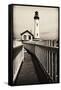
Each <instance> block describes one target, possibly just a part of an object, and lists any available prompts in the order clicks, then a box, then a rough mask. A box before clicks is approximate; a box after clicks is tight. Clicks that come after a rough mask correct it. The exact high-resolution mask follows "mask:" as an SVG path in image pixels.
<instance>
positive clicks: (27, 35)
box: [22, 32, 33, 40]
mask: <svg viewBox="0 0 61 90" xmlns="http://www.w3.org/2000/svg"><path fill="white" fill-rule="evenodd" d="M24 35H26V40H29V35H30V34H29V33H28V32H26V33H24V34H23V35H22V40H24ZM30 36H31V40H32V39H33V37H32V35H30Z"/></svg>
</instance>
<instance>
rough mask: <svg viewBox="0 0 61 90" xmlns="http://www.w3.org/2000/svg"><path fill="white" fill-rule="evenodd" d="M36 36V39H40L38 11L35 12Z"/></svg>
mask: <svg viewBox="0 0 61 90" xmlns="http://www.w3.org/2000/svg"><path fill="white" fill-rule="evenodd" d="M34 38H35V40H39V38H40V36H39V16H38V11H36V12H35V16H34Z"/></svg>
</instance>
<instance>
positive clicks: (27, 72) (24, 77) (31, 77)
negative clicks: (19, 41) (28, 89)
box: [16, 51, 40, 85]
mask: <svg viewBox="0 0 61 90" xmlns="http://www.w3.org/2000/svg"><path fill="white" fill-rule="evenodd" d="M36 83H37V84H38V83H40V82H39V79H38V77H37V74H36V71H35V67H34V64H33V62H32V57H31V55H30V54H28V53H27V52H26V51H25V58H24V62H23V64H22V67H21V70H20V73H19V75H18V77H17V80H16V85H19V84H20V85H21V84H36Z"/></svg>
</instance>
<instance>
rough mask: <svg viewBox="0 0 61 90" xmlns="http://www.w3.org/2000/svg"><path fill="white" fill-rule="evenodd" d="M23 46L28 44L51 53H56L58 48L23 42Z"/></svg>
mask: <svg viewBox="0 0 61 90" xmlns="http://www.w3.org/2000/svg"><path fill="white" fill-rule="evenodd" d="M23 44H29V45H34V46H39V47H42V48H45V49H48V50H53V51H58V49H59V47H53V46H47V45H41V44H37V43H30V42H29V43H28V42H23Z"/></svg>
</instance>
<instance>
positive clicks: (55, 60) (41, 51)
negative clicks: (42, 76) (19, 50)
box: [24, 42, 59, 82]
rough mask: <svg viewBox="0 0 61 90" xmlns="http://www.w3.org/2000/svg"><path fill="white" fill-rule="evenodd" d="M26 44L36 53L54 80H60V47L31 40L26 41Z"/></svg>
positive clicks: (26, 46)
mask: <svg viewBox="0 0 61 90" xmlns="http://www.w3.org/2000/svg"><path fill="white" fill-rule="evenodd" d="M24 46H25V48H26V49H28V50H29V51H30V52H31V53H33V54H35V55H36V56H37V58H38V60H39V62H40V63H41V64H42V65H43V67H44V69H45V70H46V72H47V73H48V74H49V76H50V77H51V79H52V80H53V81H54V82H57V81H58V76H59V75H58V68H59V48H58V47H53V46H44V45H40V44H36V43H31V42H24Z"/></svg>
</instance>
